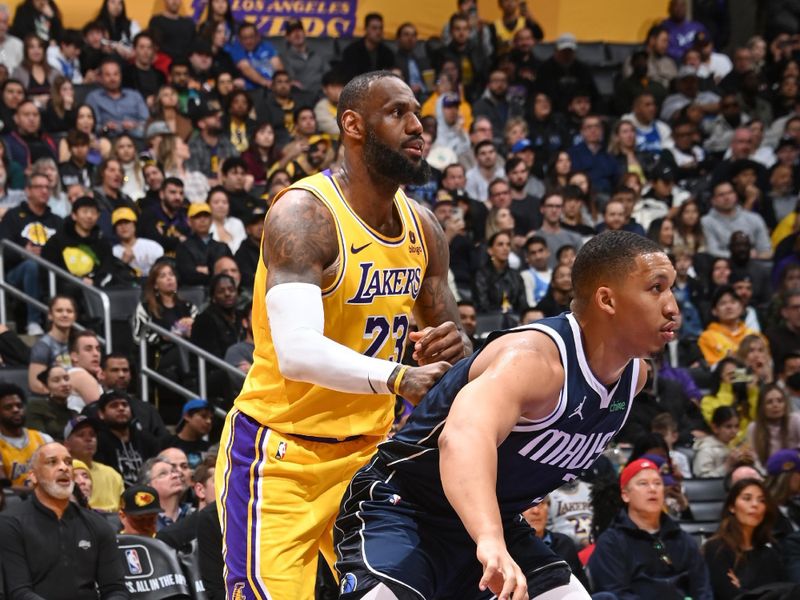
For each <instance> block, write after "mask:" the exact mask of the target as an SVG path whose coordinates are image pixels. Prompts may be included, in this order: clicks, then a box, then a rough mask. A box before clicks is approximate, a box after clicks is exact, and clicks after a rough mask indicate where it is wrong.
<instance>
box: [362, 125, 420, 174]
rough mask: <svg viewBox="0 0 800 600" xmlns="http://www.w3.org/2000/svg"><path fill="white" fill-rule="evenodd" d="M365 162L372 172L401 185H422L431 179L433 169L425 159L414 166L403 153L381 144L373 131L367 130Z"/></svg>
mask: <svg viewBox="0 0 800 600" xmlns="http://www.w3.org/2000/svg"><path fill="white" fill-rule="evenodd" d="M364 162H365V163H366V165H367V169H368V170H369V171H370V172H372V173H374V174H376V175H378V176H380V177H381V178H383V179H388V180H390V181H394V182H396V183H398V184H399V185H408V184H414V185H422V184H424V183H427V181H428V180H429V179H430V178H431V168H430V166H429V165H428V163H427V161H426V160H425V159H424V158H423V159H420V162H419V164H414V163H413V162H412V161H411V159H410V158H408V157H406V156H404V155H403V153H402V151H400V152H398V151H396V150H393V149H392V148H390V147H389V146H387V145H386V144H384V143H383V142H381V141H380V140H379V139H378V136H376V135H375V132H374V131H373V130H372V129H367V135H366V138H365V140H364Z"/></svg>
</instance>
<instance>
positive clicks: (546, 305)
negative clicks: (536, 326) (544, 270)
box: [536, 264, 572, 317]
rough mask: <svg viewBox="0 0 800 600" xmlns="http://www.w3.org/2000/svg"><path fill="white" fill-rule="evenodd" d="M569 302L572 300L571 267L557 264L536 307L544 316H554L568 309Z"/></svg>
mask: <svg viewBox="0 0 800 600" xmlns="http://www.w3.org/2000/svg"><path fill="white" fill-rule="evenodd" d="M570 302H572V267H571V266H570V265H567V264H558V265H556V268H555V269H553V276H552V277H551V278H550V286H549V287H548V288H547V293H546V294H545V295H544V297H543V298H542V299H541V300H539V303H538V304H537V305H536V308H538V309H539V310H541V311H542V312H544V316H546V317H555V316H556V315H560V314H561V313H562V312H564V311H567V310H569V304H570Z"/></svg>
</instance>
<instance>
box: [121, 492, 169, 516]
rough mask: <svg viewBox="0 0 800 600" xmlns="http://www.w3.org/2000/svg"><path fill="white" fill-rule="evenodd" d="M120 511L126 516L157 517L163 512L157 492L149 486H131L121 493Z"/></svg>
mask: <svg viewBox="0 0 800 600" xmlns="http://www.w3.org/2000/svg"><path fill="white" fill-rule="evenodd" d="M122 510H123V512H124V513H125V514H127V515H133V516H137V515H157V514H159V513H160V512H162V511H163V509H162V508H161V503H159V501H158V492H157V491H156V490H155V489H154V488H152V487H150V486H149V485H132V486H131V487H129V488H128V489H127V490H125V491H124V492H122Z"/></svg>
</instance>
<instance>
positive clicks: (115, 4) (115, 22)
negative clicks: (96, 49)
mask: <svg viewBox="0 0 800 600" xmlns="http://www.w3.org/2000/svg"><path fill="white" fill-rule="evenodd" d="M96 21H98V22H100V23H102V24H103V26H104V27H105V28H106V31H107V32H108V39H109V41H110V42H112V43H113V49H114V52H116V53H117V54H119V55H120V57H122V59H123V60H126V61H128V60H131V59H132V58H133V38H135V37H136V34H137V33H139V32H140V31H141V30H142V28H141V27H140V26H139V24H138V23H137V22H136V21H134V20H132V19H130V18H128V11H127V10H126V9H125V0H103V5H102V7H101V8H100V12H99V13H98V15H97V18H96Z"/></svg>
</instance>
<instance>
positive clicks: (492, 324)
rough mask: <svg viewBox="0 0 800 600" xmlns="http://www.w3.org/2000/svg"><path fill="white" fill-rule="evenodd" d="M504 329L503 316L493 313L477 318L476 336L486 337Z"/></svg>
mask: <svg viewBox="0 0 800 600" xmlns="http://www.w3.org/2000/svg"><path fill="white" fill-rule="evenodd" d="M502 328H503V314H502V313H492V314H489V315H478V316H477V317H476V325H475V335H477V336H478V337H485V336H487V335H489V334H490V333H492V332H493V331H497V330H498V329H502Z"/></svg>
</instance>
